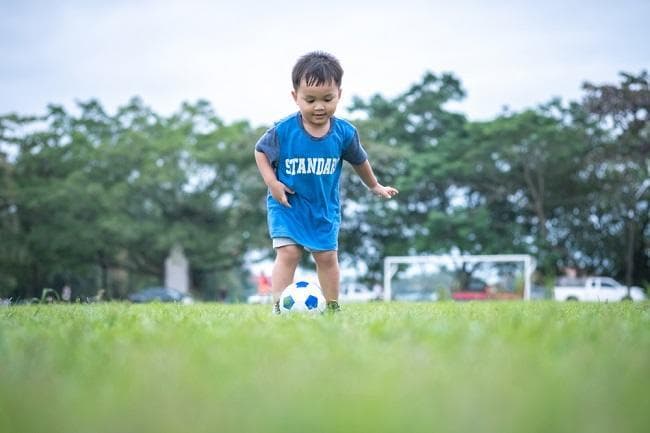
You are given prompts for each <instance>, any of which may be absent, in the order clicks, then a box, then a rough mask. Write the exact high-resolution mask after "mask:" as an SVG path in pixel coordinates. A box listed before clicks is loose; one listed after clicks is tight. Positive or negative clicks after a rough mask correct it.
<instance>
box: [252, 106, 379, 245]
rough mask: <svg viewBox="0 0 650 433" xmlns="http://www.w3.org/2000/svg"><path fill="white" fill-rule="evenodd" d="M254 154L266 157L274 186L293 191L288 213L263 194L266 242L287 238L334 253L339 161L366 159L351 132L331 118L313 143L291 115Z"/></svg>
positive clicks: (338, 215)
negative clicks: (266, 226) (277, 185)
mask: <svg viewBox="0 0 650 433" xmlns="http://www.w3.org/2000/svg"><path fill="white" fill-rule="evenodd" d="M255 150H257V151H259V152H264V153H265V154H266V156H267V158H268V159H269V161H270V162H271V165H272V166H273V167H274V169H275V172H276V176H277V178H278V180H279V181H280V182H282V183H283V184H285V185H286V186H288V187H289V188H291V189H292V190H293V191H295V194H287V198H288V199H289V203H290V204H291V207H290V208H288V207H284V206H282V205H281V204H280V203H279V202H278V201H277V200H275V199H274V198H273V197H272V196H271V194H270V193H269V194H268V197H267V211H268V213H267V219H268V226H269V234H270V235H271V238H277V237H284V238H291V239H293V240H294V241H295V242H296V243H298V244H299V245H302V246H304V247H307V248H309V249H310V250H312V251H329V250H336V249H337V247H338V234H339V227H340V225H341V205H340V197H339V181H340V178H341V168H342V165H343V163H342V161H343V160H345V161H348V162H349V163H351V164H354V165H358V164H361V163H363V162H364V161H365V160H366V159H367V155H366V152H365V150H364V149H363V147H362V146H361V143H360V142H359V134H358V133H357V130H356V128H355V127H354V126H353V125H352V124H351V123H349V122H347V121H345V120H343V119H338V118H335V117H332V118H331V120H330V130H329V131H328V133H327V134H326V135H325V136H323V137H319V138H315V137H312V136H311V135H309V133H308V132H307V131H306V130H305V129H304V127H303V125H302V116H301V115H300V113H296V114H293V115H291V116H289V117H287V118H285V119H283V120H281V121H279V122H278V123H276V124H275V126H273V127H272V128H271V129H269V130H268V131H266V133H265V134H264V135H263V136H262V137H261V138H260V139H259V141H258V142H257V144H256V145H255Z"/></svg>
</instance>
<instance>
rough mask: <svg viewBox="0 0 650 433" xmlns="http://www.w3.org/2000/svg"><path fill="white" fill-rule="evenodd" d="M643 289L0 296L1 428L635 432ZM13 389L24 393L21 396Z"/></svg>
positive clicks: (639, 408) (647, 381)
mask: <svg viewBox="0 0 650 433" xmlns="http://www.w3.org/2000/svg"><path fill="white" fill-rule="evenodd" d="M648 312H649V310H648V304H633V303H619V304H588V305H587V304H576V303H571V304H569V303H563V304H561V303H554V302H531V303H522V302H508V303H465V304H459V303H450V302H446V303H428V304H398V303H390V304H383V303H376V304H367V305H351V306H348V307H345V310H344V312H343V313H342V314H339V315H336V316H319V317H273V316H271V313H270V311H269V308H268V307H266V306H259V307H257V306H245V305H222V304H221V305H220V304H196V305H191V306H183V305H164V304H157V305H156V304H153V305H128V304H116V303H115V304H94V305H54V306H42V305H33V306H25V307H8V308H2V309H0V359H2V360H3V361H2V368H0V414H1V416H0V431H3V432H24V433H29V432H41V431H48V432H54V433H57V432H68V433H76V432H96V433H103V432H135V431H137V432H141V433H148V432H155V433H167V432H170V433H171V432H174V433H176V432H180V431H183V432H194V433H201V432H214V431H219V432H224V433H226V432H237V433H246V432H260V431H264V432H282V433H287V432H289V433H291V432H307V431H309V432H328V433H335V432H346V433H347V432H357V431H372V432H377V433H382V432H396V431H404V432H411V433H418V432H427V433H428V432H432V431H436V432H468V431H479V432H485V433H491V432H495V433H497V432H498V433H511V432H512V433H515V432H516V433H520V432H526V431H534V432H570V433H583V432H585V433H586V432H588V433H601V432H602V433H610V432H613V431H621V432H629V433H634V432H639V433H640V432H645V431H646V430H647V426H648V424H649V423H650V414H649V413H648V411H647V405H646V404H645V402H647V390H648V388H649V387H650V377H649V376H648V374H647V361H648V353H649V352H650V334H649V333H648V332H647V331H648V326H650V315H649V314H648ZM18 396H19V397H20V398H18Z"/></svg>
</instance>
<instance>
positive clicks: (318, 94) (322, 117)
mask: <svg viewBox="0 0 650 433" xmlns="http://www.w3.org/2000/svg"><path fill="white" fill-rule="evenodd" d="M291 95H292V96H293V99H294V101H296V104H298V109H299V110H300V114H302V118H303V122H306V123H307V124H308V125H309V126H313V127H323V126H329V120H330V117H332V116H333V115H334V112H335V111H336V105H337V104H338V103H339V100H340V98H341V89H340V88H339V86H337V85H336V84H335V83H334V82H331V83H328V84H324V85H322V86H307V83H305V80H304V79H303V80H302V81H301V82H300V86H299V87H298V88H297V89H296V90H293V91H292V92H291Z"/></svg>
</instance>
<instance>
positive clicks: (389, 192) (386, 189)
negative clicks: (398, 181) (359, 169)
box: [370, 183, 399, 198]
mask: <svg viewBox="0 0 650 433" xmlns="http://www.w3.org/2000/svg"><path fill="white" fill-rule="evenodd" d="M370 191H372V192H373V193H374V194H375V195H378V196H379V197H384V198H392V197H393V196H396V195H397V194H399V191H398V190H397V189H396V188H393V187H392V186H383V185H382V184H380V183H378V184H377V185H375V186H373V187H372V188H370Z"/></svg>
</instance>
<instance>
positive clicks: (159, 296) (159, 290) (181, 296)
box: [128, 287, 194, 304]
mask: <svg viewBox="0 0 650 433" xmlns="http://www.w3.org/2000/svg"><path fill="white" fill-rule="evenodd" d="M128 299H129V301H131V302H134V303H145V302H154V301H157V302H179V303H181V304H191V303H193V302H194V299H193V298H192V297H191V296H190V295H188V294H187V293H181V292H179V291H178V290H174V289H170V288H168V287H146V288H144V289H141V290H138V291H137V292H134V293H131V294H130V295H129V296H128Z"/></svg>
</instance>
